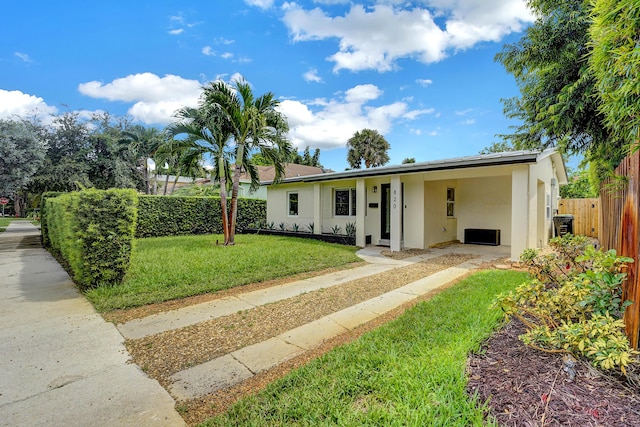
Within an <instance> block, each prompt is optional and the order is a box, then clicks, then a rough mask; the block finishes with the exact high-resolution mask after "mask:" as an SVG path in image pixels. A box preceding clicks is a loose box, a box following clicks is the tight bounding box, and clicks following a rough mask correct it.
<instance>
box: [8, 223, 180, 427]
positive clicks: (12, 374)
mask: <svg viewBox="0 0 640 427" xmlns="http://www.w3.org/2000/svg"><path fill="white" fill-rule="evenodd" d="M0 269H1V270H0V271H1V272H2V279H1V280H0V325H2V329H1V330H0V372H2V375H0V425H1V426H34V425H46V426H69V425H78V426H84V425H86V426H89V425H91V426H114V425H117V426H140V427H141V426H163V425H164V426H180V425H184V421H183V420H182V417H180V415H179V414H178V413H177V412H176V411H175V409H174V405H175V402H174V401H173V399H172V398H171V396H170V395H169V394H168V393H167V392H166V391H165V390H164V389H163V388H162V387H161V386H160V384H158V382H157V381H155V380H151V379H149V378H148V377H147V376H146V375H145V374H144V373H143V372H142V371H141V370H140V369H139V368H138V367H137V366H136V365H132V364H129V363H128V362H129V359H130V358H129V355H128V354H127V351H126V349H125V348H124V345H123V338H122V335H120V334H119V333H118V331H117V329H116V328H115V327H114V326H113V325H112V324H110V323H107V322H105V321H104V320H103V319H102V317H101V316H100V315H99V314H98V313H96V312H95V310H94V309H93V307H92V306H91V304H90V303H89V302H88V301H87V300H86V299H85V298H84V297H82V295H80V294H79V293H78V291H77V290H76V288H75V285H74V284H73V282H72V281H71V280H70V279H69V277H68V275H66V273H65V272H64V270H63V269H62V267H60V265H59V264H58V263H57V262H56V260H55V259H53V257H51V256H50V255H49V253H48V252H47V251H45V250H44V249H42V248H41V247H40V246H39V230H38V229H37V228H36V227H34V226H33V225H32V224H31V223H30V222H26V221H14V222H12V223H11V224H10V225H9V227H8V228H7V231H5V232H4V233H0Z"/></svg>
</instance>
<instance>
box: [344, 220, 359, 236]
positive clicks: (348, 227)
mask: <svg viewBox="0 0 640 427" xmlns="http://www.w3.org/2000/svg"><path fill="white" fill-rule="evenodd" d="M344 231H345V233H347V236H349V237H356V223H355V222H348V223H346V224H345V226H344Z"/></svg>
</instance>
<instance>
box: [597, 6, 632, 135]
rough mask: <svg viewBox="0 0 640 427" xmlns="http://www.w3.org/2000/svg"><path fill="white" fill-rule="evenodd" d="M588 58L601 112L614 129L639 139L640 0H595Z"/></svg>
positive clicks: (618, 133)
mask: <svg viewBox="0 0 640 427" xmlns="http://www.w3.org/2000/svg"><path fill="white" fill-rule="evenodd" d="M593 5H594V8H593V16H592V18H593V24H592V25H591V28H590V35H591V38H592V45H591V46H592V49H593V51H592V53H591V56H590V58H589V62H590V67H591V68H590V70H591V71H592V73H593V75H594V78H595V81H596V87H597V89H598V91H597V93H598V96H599V100H600V112H602V113H603V115H604V117H605V123H606V124H607V126H608V127H609V129H610V130H611V132H612V133H613V134H614V135H615V136H616V137H618V138H620V139H621V140H623V141H626V142H628V143H630V144H636V148H637V146H638V144H639V143H640V44H639V39H638V38H639V35H640V7H639V6H638V1H637V0H594V1H593Z"/></svg>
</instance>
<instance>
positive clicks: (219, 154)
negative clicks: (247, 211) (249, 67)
mask: <svg viewBox="0 0 640 427" xmlns="http://www.w3.org/2000/svg"><path fill="white" fill-rule="evenodd" d="M201 107H202V106H201ZM176 116H177V117H178V118H179V119H180V121H179V122H176V123H174V124H172V125H170V126H169V127H168V128H167V134H168V135H169V136H170V137H171V138H172V139H171V140H170V144H169V145H168V146H167V147H165V148H164V149H163V153H167V154H170V155H174V156H176V158H180V157H182V158H183V159H184V160H185V161H186V162H187V163H190V162H192V161H193V159H194V158H202V156H203V155H204V154H205V153H207V154H209V155H210V156H211V161H212V163H213V170H212V172H211V176H212V178H213V181H218V182H219V184H220V208H221V210H222V228H223V233H224V241H225V244H228V243H227V242H228V241H229V240H230V237H229V217H228V209H227V192H226V189H227V182H230V178H231V169H230V164H231V160H232V159H233V158H234V154H235V153H234V152H233V149H232V147H230V145H229V143H230V142H231V136H232V135H231V132H230V128H229V126H228V123H227V122H226V121H225V120H224V117H223V116H220V115H213V114H208V115H207V114H204V110H203V109H202V108H188V107H185V108H183V109H181V110H179V111H178V113H177V114H176ZM180 135H184V136H186V138H185V139H181V140H179V139H175V137H177V136H180Z"/></svg>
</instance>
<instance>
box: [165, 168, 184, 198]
mask: <svg viewBox="0 0 640 427" xmlns="http://www.w3.org/2000/svg"><path fill="white" fill-rule="evenodd" d="M181 173H182V169H181V168H178V170H177V171H176V179H174V180H173V185H172V186H171V193H169V194H173V192H174V190H175V189H176V184H177V183H178V180H179V179H180V174H181ZM167 179H169V171H167Z"/></svg>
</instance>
